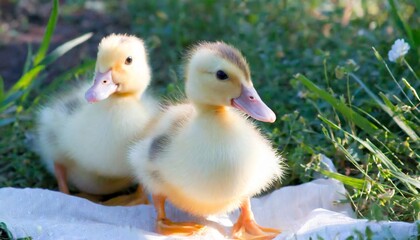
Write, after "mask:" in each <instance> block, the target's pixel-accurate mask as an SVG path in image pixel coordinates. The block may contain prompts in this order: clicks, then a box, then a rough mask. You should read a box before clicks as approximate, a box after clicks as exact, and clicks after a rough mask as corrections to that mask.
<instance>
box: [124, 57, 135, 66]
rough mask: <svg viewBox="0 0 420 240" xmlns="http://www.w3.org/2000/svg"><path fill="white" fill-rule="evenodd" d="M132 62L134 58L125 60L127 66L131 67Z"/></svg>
mask: <svg viewBox="0 0 420 240" xmlns="http://www.w3.org/2000/svg"><path fill="white" fill-rule="evenodd" d="M132 62H133V58H132V57H127V58H126V59H125V64H126V65H130V64H131V63H132Z"/></svg>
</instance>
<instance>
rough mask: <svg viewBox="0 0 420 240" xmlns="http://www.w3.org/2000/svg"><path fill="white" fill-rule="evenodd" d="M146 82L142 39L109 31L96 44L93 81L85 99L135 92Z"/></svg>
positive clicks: (91, 100) (141, 89)
mask: <svg viewBox="0 0 420 240" xmlns="http://www.w3.org/2000/svg"><path fill="white" fill-rule="evenodd" d="M149 82H150V67H149V64H148V61H147V53H146V49H145V46H144V43H143V41H142V40H141V39H139V38H137V37H135V36H129V35H123V34H111V35H109V36H107V37H104V38H103V39H102V40H101V42H100V44H99V47H98V56H97V60H96V68H95V77H94V80H93V85H92V87H91V88H89V90H88V91H87V92H86V94H85V97H86V100H87V101H89V102H97V101H101V100H104V99H107V98H108V97H109V96H111V95H114V96H139V95H140V94H142V93H143V91H144V90H145V89H146V87H147V86H148V85H149Z"/></svg>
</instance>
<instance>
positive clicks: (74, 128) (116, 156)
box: [60, 102, 149, 177]
mask: <svg viewBox="0 0 420 240" xmlns="http://www.w3.org/2000/svg"><path fill="white" fill-rule="evenodd" d="M97 104H102V103H97ZM148 119H149V116H148V114H147V113H145V111H144V109H143V108H141V106H140V105H139V104H138V103H136V102H134V103H125V104H124V105H122V103H121V105H112V106H101V107H99V106H95V105H87V106H85V107H84V108H83V109H81V110H80V111H78V112H77V114H74V115H72V116H71V117H70V118H69V121H68V124H67V126H66V127H65V128H64V129H63V130H62V131H63V132H62V134H60V136H61V138H62V139H61V140H62V141H60V142H61V144H62V146H61V148H62V149H66V152H67V155H68V156H69V157H70V158H71V159H72V160H73V162H74V163H75V165H77V166H79V167H80V168H84V169H86V170H87V171H88V172H92V173H95V174H98V175H103V176H110V177H121V176H124V177H126V176H128V175H129V174H130V167H129V165H128V163H127V160H126V158H127V150H128V147H129V145H130V143H131V141H132V140H133V139H134V137H135V136H136V135H138V134H140V133H141V131H142V130H143V128H144V126H145V125H146V123H147V121H148Z"/></svg>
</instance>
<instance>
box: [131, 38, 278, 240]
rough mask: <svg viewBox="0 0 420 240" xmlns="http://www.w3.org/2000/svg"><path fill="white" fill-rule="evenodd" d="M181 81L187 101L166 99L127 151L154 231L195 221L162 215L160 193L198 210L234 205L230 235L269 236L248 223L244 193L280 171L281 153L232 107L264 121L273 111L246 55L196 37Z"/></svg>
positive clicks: (189, 229)
mask: <svg viewBox="0 0 420 240" xmlns="http://www.w3.org/2000/svg"><path fill="white" fill-rule="evenodd" d="M185 87H186V95H187V97H188V99H189V101H190V102H191V104H180V105H175V106H171V107H169V108H168V109H167V110H166V111H165V112H164V113H163V114H162V115H161V116H160V118H159V120H158V122H156V125H155V128H154V129H155V131H154V132H153V135H152V136H150V137H148V138H145V139H143V140H140V141H137V142H136V143H135V144H134V145H133V147H132V148H131V150H130V154H129V160H130V162H131V165H132V166H133V170H134V173H135V175H136V176H137V178H138V179H139V181H140V182H141V183H142V184H144V186H145V187H146V189H147V190H148V191H150V192H151V193H152V197H153V202H154V206H155V208H156V211H157V231H158V232H160V233H163V234H184V235H190V234H193V233H195V232H197V231H200V230H201V229H202V226H201V225H198V224H194V223H176V222H172V221H170V220H169V219H168V218H167V217H166V215H165V209H164V203H165V200H166V199H168V200H169V201H170V202H172V203H173V204H174V205H175V206H177V207H179V208H181V209H183V210H185V211H187V212H189V213H192V214H195V215H201V216H205V215H210V214H216V213H223V212H228V211H232V210H234V209H237V208H238V207H240V209H241V215H240V217H239V219H238V221H237V222H236V224H235V225H234V228H233V236H234V237H239V238H242V237H256V238H258V237H262V238H273V237H274V236H276V235H277V234H278V233H279V231H278V230H275V229H270V228H264V227H261V226H259V225H257V224H256V222H255V220H254V217H253V214H252V211H251V206H250V198H251V197H252V196H254V195H255V194H258V193H260V192H261V191H262V190H263V189H266V188H268V187H269V186H270V184H271V183H272V182H273V181H274V180H276V179H278V178H279V177H281V175H282V173H283V171H282V169H281V162H282V158H281V157H280V156H279V155H278V154H277V153H276V151H275V150H274V149H273V148H272V146H271V144H270V142H269V141H268V140H266V139H265V138H264V137H263V136H262V135H261V133H260V131H259V130H258V129H257V128H256V127H255V126H254V125H253V124H252V122H250V121H248V120H247V119H246V117H245V116H244V114H243V113H240V112H239V111H238V110H237V109H239V110H241V111H243V112H245V113H247V114H248V115H249V116H251V117H253V118H255V119H257V120H260V121H264V122H274V121H275V119H276V116H275V114H274V113H273V111H271V109H270V108H268V107H267V106H266V105H265V104H264V102H263V101H262V100H261V99H260V97H259V96H258V93H257V92H256V90H255V89H254V87H253V84H252V81H251V75H250V70H249V67H248V64H247V62H246V61H245V59H244V57H243V56H242V55H241V53H240V52H239V51H238V50H236V49H235V48H234V47H232V46H229V45H227V44H225V43H222V42H215V43H202V44H199V45H197V46H196V47H194V48H193V49H192V50H191V51H190V54H189V55H188V63H187V66H186V82H185ZM235 108H236V109H235Z"/></svg>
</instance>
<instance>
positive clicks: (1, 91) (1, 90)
mask: <svg viewBox="0 0 420 240" xmlns="http://www.w3.org/2000/svg"><path fill="white" fill-rule="evenodd" d="M3 99H4V79H3V77H2V76H0V102H1V101H3Z"/></svg>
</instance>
